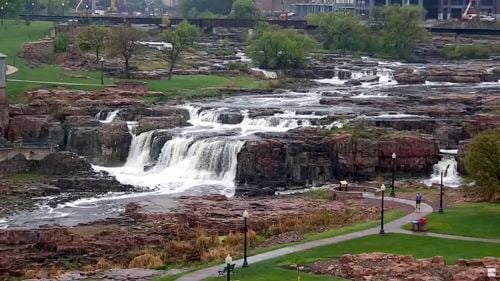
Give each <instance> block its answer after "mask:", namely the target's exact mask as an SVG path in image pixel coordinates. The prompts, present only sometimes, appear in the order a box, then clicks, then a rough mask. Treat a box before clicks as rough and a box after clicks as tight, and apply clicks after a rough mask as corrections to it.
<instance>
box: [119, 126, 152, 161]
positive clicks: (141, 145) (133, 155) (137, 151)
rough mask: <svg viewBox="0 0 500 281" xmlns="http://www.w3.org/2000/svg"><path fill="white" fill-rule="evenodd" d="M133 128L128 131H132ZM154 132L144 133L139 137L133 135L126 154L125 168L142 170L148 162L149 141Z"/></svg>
mask: <svg viewBox="0 0 500 281" xmlns="http://www.w3.org/2000/svg"><path fill="white" fill-rule="evenodd" d="M134 129H135V128H134V127H133V126H130V127H129V130H131V131H132V130H134ZM154 132H155V131H149V132H144V133H142V134H140V135H138V136H137V135H133V136H132V142H131V144H130V150H129V152H128V157H127V162H126V163H125V167H127V168H136V169H144V166H145V165H146V164H147V163H148V162H149V151H150V150H151V140H152V139H153V133H154Z"/></svg>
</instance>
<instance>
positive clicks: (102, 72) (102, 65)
mask: <svg viewBox="0 0 500 281" xmlns="http://www.w3.org/2000/svg"><path fill="white" fill-rule="evenodd" d="M99 62H100V63H101V85H104V57H101V59H100V60H99Z"/></svg>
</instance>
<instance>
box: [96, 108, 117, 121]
mask: <svg viewBox="0 0 500 281" xmlns="http://www.w3.org/2000/svg"><path fill="white" fill-rule="evenodd" d="M119 112H120V110H119V109H116V110H113V111H108V112H106V115H104V114H103V113H104V112H103V111H102V110H101V111H99V113H97V114H96V116H95V118H96V119H97V120H99V122H101V123H111V122H113V120H114V119H115V118H116V116H117V115H118V113H119Z"/></svg>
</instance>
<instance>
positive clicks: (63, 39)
mask: <svg viewBox="0 0 500 281" xmlns="http://www.w3.org/2000/svg"><path fill="white" fill-rule="evenodd" d="M69 43H70V40H69V36H68V34H66V33H59V34H57V36H56V39H55V40H54V53H64V52H66V49H67V48H68V46H69Z"/></svg>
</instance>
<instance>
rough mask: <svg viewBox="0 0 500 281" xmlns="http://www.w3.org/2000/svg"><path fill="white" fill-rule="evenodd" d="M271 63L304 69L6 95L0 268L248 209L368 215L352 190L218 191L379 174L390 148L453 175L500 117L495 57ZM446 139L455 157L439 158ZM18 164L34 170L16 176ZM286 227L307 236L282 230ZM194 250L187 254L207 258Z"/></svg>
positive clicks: (108, 254) (226, 227)
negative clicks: (232, 82) (269, 86)
mask: <svg viewBox="0 0 500 281" xmlns="http://www.w3.org/2000/svg"><path fill="white" fill-rule="evenodd" d="M278 74H279V75H281V76H283V75H284V76H287V77H295V78H292V79H297V80H296V81H300V80H298V78H303V79H309V81H310V82H309V83H307V84H300V83H299V85H298V87H297V83H298V82H296V83H293V86H294V87H291V88H292V89H276V90H273V91H269V90H265V91H264V90H239V89H221V93H223V95H222V96H221V97H217V98H205V99H200V100H175V101H171V102H168V103H163V104H148V103H146V102H145V98H146V97H148V98H149V97H155V96H157V95H159V94H158V93H151V92H147V90H146V89H145V87H144V85H141V84H122V85H119V86H118V87H115V88H109V89H104V90H98V91H91V92H85V91H77V90H64V89H50V90H36V91H32V92H29V93H27V95H26V96H27V100H28V102H27V103H26V104H12V105H10V106H8V107H6V108H1V109H0V111H1V112H6V113H8V115H9V122H8V124H6V125H5V126H4V127H2V128H5V130H4V129H2V132H0V146H1V149H0V155H1V158H0V159H1V161H0V171H1V172H2V183H1V184H0V189H1V191H2V192H3V194H6V195H7V196H2V197H1V199H0V202H1V206H2V209H0V227H1V228H6V229H7V230H2V231H0V250H1V251H2V252H1V253H2V257H5V258H4V259H3V260H2V261H0V268H1V270H3V271H5V272H10V273H13V274H15V275H22V274H24V273H25V272H24V270H25V269H26V265H28V264H30V265H32V266H33V268H34V269H38V268H40V267H46V266H48V265H55V267H58V266H60V265H61V263H62V264H64V263H65V261H63V260H62V259H61V257H63V256H64V257H67V256H70V257H73V258H74V257H77V256H82V255H84V256H86V257H88V258H86V260H85V262H84V264H85V265H95V264H97V263H98V262H99V260H101V259H102V258H105V259H106V260H109V261H112V262H113V263H116V264H117V265H121V266H125V265H128V262H130V259H131V257H132V256H133V254H131V253H121V252H120V251H119V250H120V247H121V246H123V245H124V243H125V244H126V245H128V246H130V248H137V247H139V248H140V247H160V246H161V247H163V246H165V244H166V243H169V242H171V241H176V239H178V238H179V237H181V236H182V237H184V238H186V239H188V240H189V239H191V238H193V239H194V237H192V234H193V228H195V227H200V228H203V229H205V231H208V232H209V233H212V232H217V234H220V235H225V234H227V232H230V231H232V230H234V229H237V228H238V221H239V220H240V216H241V213H242V211H243V210H245V209H249V210H251V212H252V213H254V214H256V218H259V219H256V220H255V221H253V227H255V230H263V229H264V226H265V225H269V224H274V223H276V222H277V220H278V218H279V217H280V216H284V215H285V214H287V215H292V216H298V217H300V216H304V215H305V214H308V213H314V212H317V211H319V209H317V208H320V207H321V210H323V209H326V210H328V212H330V213H334V214H338V216H339V217H342V216H343V215H345V216H346V217H349V218H353V221H359V220H364V219H367V218H371V217H372V215H373V214H374V213H375V212H376V211H375V210H371V211H366V212H362V213H361V214H360V215H359V216H358V217H357V216H356V215H355V214H353V213H352V212H351V213H348V214H347V213H346V210H350V209H351V207H352V206H351V205H350V204H351V203H342V202H328V203H324V202H322V204H321V206H319V205H318V203H317V202H315V201H311V200H310V199H304V198H302V197H298V198H274V199H270V198H266V199H261V198H258V199H239V198H238V199H230V200H227V199H226V197H224V196H228V197H230V198H237V197H234V196H235V195H236V196H268V195H274V194H275V193H276V192H280V191H293V190H295V189H302V188H309V187H314V186H322V185H326V184H330V183H334V184H336V183H337V182H338V181H339V180H342V179H348V180H349V181H362V180H369V179H374V178H375V177H377V176H379V175H381V176H384V175H386V174H387V173H389V172H390V171H391V170H392V167H393V160H392V154H393V153H395V154H396V155H397V159H396V160H395V162H394V166H395V168H396V170H397V173H398V176H399V177H405V178H408V177H409V178H413V179H414V180H416V181H423V180H426V179H428V178H429V177H431V174H432V173H433V170H434V173H438V174H439V172H440V171H439V169H440V168H439V167H441V166H443V165H436V164H437V163H438V162H439V161H451V162H453V161H455V162H453V163H455V164H454V165H453V166H452V167H453V169H454V171H453V173H450V175H452V176H453V177H455V178H454V179H452V180H456V178H457V177H459V173H460V172H462V171H461V170H460V167H461V165H460V157H463V155H464V152H465V148H466V144H467V140H468V139H470V138H471V137H473V136H474V135H476V134H477V133H478V132H480V131H483V130H486V129H489V128H498V127H500V115H499V114H498V107H499V105H500V92H499V87H500V83H499V82H498V81H499V80H500V71H499V70H498V68H497V63H496V62H495V61H488V60H485V61H474V62H468V63H466V64H459V65H457V64H450V63H436V64H433V65H426V64H414V63H412V64H402V63H399V62H391V61H380V60H374V59H370V58H359V59H352V58H344V57H339V56H324V57H323V58H322V59H321V60H318V61H316V62H314V61H312V62H311V63H310V64H309V65H308V66H307V67H306V68H304V69H302V70H298V71H288V72H284V73H278ZM311 79H313V80H312V82H311ZM35 144H36V145H35ZM40 147H45V150H44V149H40ZM46 150H50V151H49V152H50V153H47V151H46ZM443 151H454V153H453V154H455V152H456V154H457V156H456V157H457V158H458V159H455V158H454V157H455V156H454V155H451V156H450V155H448V156H447V157H448V158H446V159H444V160H443V159H442V158H443V153H442V152H443ZM16 152H19V153H17V154H18V155H16ZM2 153H3V154H2ZM12 154H14V156H13V157H11V156H12ZM45 154H48V156H45ZM41 155H43V156H44V157H42V156H41ZM456 161H458V163H457V162H456ZM445 166H446V165H445ZM435 169H438V170H437V171H436V170H435ZM20 173H29V174H37V175H39V177H37V178H35V179H31V180H28V181H26V180H23V181H21V182H20V181H19V179H16V177H15V176H13V175H15V174H20ZM450 182H451V181H450ZM453 182H460V181H453ZM213 194H216V195H213ZM208 195H210V196H208ZM223 195H224V196H223ZM200 196H201V197H200ZM353 208H354V207H353ZM354 209H358V210H359V209H362V208H359V205H358V206H357V208H354ZM367 210H369V209H367ZM269 214H271V215H269ZM272 214H275V215H272ZM81 223H85V225H79V226H77V225H78V224H81ZM41 226H43V228H39V227H41ZM190 235H191V236H190ZM280 237H281V236H280ZM289 237H300V235H295V234H292V235H288V234H287V235H285V238H282V237H281V238H276V240H277V241H280V240H282V239H284V240H287V239H288V238H289ZM124 241H125V242H124ZM171 246H172V245H171ZM177 246H179V245H177ZM135 254H137V253H135ZM191 254H192V253H191ZM191 254H186V256H185V257H186V258H185V259H186V261H193V260H197V259H200V253H199V252H198V253H197V255H195V257H193V256H190V255H191ZM34 257H38V258H34ZM166 259H167V258H165V260H166ZM19 261H25V262H23V263H20V262H19ZM45 261H47V262H45ZM72 262H74V261H73V260H72V261H71V262H70V263H72ZM102 263H103V262H102ZM60 267H61V268H66V267H65V266H60ZM1 270H0V272H1Z"/></svg>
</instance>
